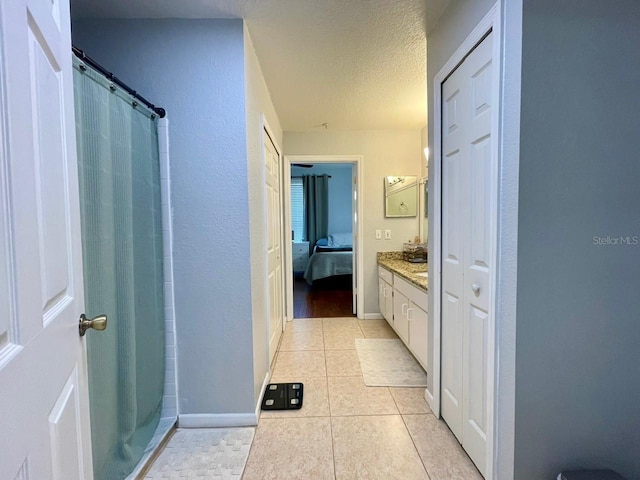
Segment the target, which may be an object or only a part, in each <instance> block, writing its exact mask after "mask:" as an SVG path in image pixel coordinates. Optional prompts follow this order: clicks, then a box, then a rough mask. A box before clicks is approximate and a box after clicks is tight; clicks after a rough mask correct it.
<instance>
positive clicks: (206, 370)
mask: <svg viewBox="0 0 640 480" xmlns="http://www.w3.org/2000/svg"><path fill="white" fill-rule="evenodd" d="M73 42H74V44H75V45H76V46H78V47H79V48H81V49H83V50H85V51H86V52H87V53H88V54H89V55H90V56H92V57H94V58H95V59H96V60H98V61H99V62H100V63H102V64H103V65H104V66H105V67H107V68H108V69H110V70H112V71H113V72H115V73H116V75H118V76H119V77H120V78H122V79H123V80H124V81H125V82H127V83H129V84H130V85H131V86H132V87H133V88H135V89H136V90H138V91H140V92H142V93H143V94H144V95H145V96H146V97H147V98H149V99H150V100H151V101H153V102H154V103H156V104H158V105H161V106H163V107H164V108H166V109H167V112H168V117H169V120H170V127H169V128H170V157H171V182H172V184H171V191H172V200H173V227H174V252H173V254H174V269H175V272H174V273H175V289H176V290H175V301H176V326H177V344H178V351H177V355H178V387H179V392H178V393H179V399H178V408H179V412H180V413H181V414H185V413H247V412H253V411H254V409H255V403H254V396H255V393H254V379H253V372H254V365H253V351H252V350H253V343H252V341H253V339H252V311H251V283H250V273H251V268H250V261H249V258H250V249H249V233H250V231H249V230H250V229H249V212H248V205H249V203H248V202H249V200H248V186H247V152H246V141H247V136H246V128H245V125H246V112H245V96H244V95H245V92H244V89H245V77H244V75H245V74H244V52H243V24H242V20H113V21H111V20H106V21H104V20H101V21H93V20H80V21H76V22H74V24H73ZM260 381H261V379H260Z"/></svg>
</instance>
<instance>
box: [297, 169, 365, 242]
mask: <svg viewBox="0 0 640 480" xmlns="http://www.w3.org/2000/svg"><path fill="white" fill-rule="evenodd" d="M291 174H292V175H293V176H298V177H299V176H302V175H323V174H327V175H330V176H331V179H330V180H329V233H330V234H331V233H351V230H353V225H352V219H351V210H352V205H351V165H349V166H348V167H339V166H332V165H322V164H320V165H314V166H313V167H312V168H304V167H291Z"/></svg>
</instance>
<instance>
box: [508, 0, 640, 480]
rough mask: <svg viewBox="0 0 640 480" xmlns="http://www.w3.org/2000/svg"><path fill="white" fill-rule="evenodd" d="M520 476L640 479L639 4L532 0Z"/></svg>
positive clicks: (525, 60) (522, 248)
mask: <svg viewBox="0 0 640 480" xmlns="http://www.w3.org/2000/svg"><path fill="white" fill-rule="evenodd" d="M522 46H523V49H522V103H521V115H522V117H521V118H522V120H521V139H520V147H521V150H520V154H521V158H520V199H519V221H518V222H519V232H518V238H519V245H518V305H517V319H518V326H517V343H516V436H515V440H516V447H515V478H517V479H543V478H555V477H554V475H555V474H557V473H558V471H560V470H561V469H563V468H576V467H590V468H595V467H599V468H602V467H609V468H613V469H617V470H618V471H619V472H620V473H621V474H623V475H625V476H627V477H628V478H632V479H638V478H640V314H639V312H640V293H639V292H640V246H638V245H635V246H628V245H626V246H625V245H596V244H594V236H598V237H607V236H611V237H619V236H627V235H630V236H634V235H640V159H639V152H640V130H639V128H638V125H639V122H640V90H639V88H640V48H639V46H640V2H638V1H636V0H617V1H616V2H603V1H601V0H564V1H562V2H558V1H557V0H525V1H524V10H523V37H522Z"/></svg>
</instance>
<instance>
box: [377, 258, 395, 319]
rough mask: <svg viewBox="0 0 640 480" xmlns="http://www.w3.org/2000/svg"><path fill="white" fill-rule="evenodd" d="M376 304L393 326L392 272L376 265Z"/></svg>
mask: <svg viewBox="0 0 640 480" xmlns="http://www.w3.org/2000/svg"><path fill="white" fill-rule="evenodd" d="M378 306H379V307H380V313H381V314H382V316H383V317H384V318H385V320H386V321H387V322H389V325H391V326H393V273H391V272H390V271H389V270H387V269H386V268H382V267H378Z"/></svg>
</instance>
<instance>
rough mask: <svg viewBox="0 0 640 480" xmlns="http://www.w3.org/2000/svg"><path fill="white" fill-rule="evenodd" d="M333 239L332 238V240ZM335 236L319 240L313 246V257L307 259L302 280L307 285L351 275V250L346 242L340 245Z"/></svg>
mask: <svg viewBox="0 0 640 480" xmlns="http://www.w3.org/2000/svg"><path fill="white" fill-rule="evenodd" d="M332 237H334V238H332ZM336 237H337V236H336V235H329V238H328V241H327V242H325V241H324V240H327V239H320V240H319V241H318V243H317V244H316V245H315V246H314V249H313V255H311V257H310V258H309V263H308V264H307V269H306V270H305V272H304V279H305V280H306V281H307V283H308V284H309V285H312V284H313V282H314V281H316V280H320V279H323V278H327V277H333V276H336V275H352V274H353V251H352V250H353V249H352V247H351V245H350V240H351V236H350V235H349V244H347V243H346V242H347V241H346V240H344V243H341V242H339V241H338V240H337V238H336Z"/></svg>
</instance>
